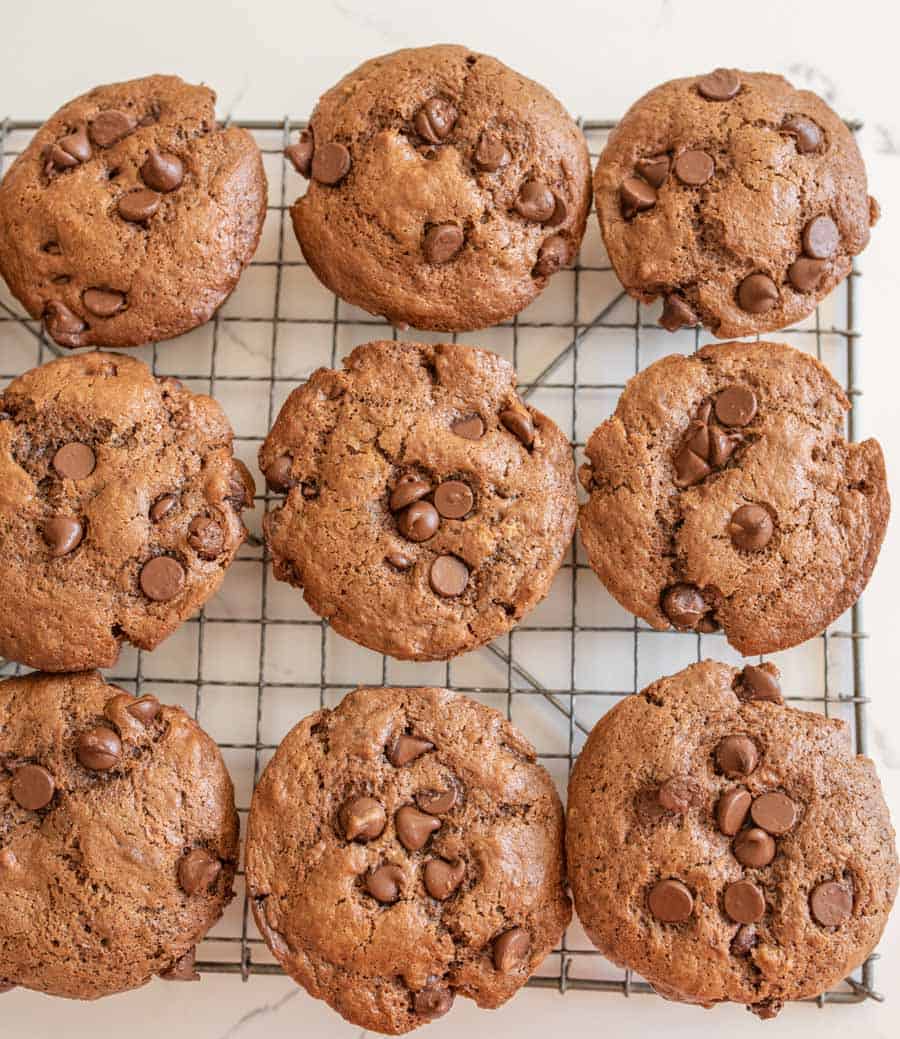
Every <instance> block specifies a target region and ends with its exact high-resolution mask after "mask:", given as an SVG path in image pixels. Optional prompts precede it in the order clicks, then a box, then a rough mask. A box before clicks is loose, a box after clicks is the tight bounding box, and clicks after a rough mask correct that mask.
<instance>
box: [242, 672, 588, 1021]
mask: <svg viewBox="0 0 900 1039" xmlns="http://www.w3.org/2000/svg"><path fill="white" fill-rule="evenodd" d="M562 845H563V818H562V807H561V805H560V801H559V796H558V794H557V793H556V788H555V787H554V785H553V782H552V780H551V779H550V776H549V775H548V774H547V772H546V771H545V770H544V769H543V768H542V767H541V766H540V765H538V764H536V762H535V752H534V749H533V748H532V747H531V745H530V744H529V743H528V741H527V740H526V739H525V738H524V737H523V736H522V735H521V733H519V732H518V731H517V730H516V729H515V728H514V727H513V726H512V725H510V723H509V722H507V721H506V719H505V718H504V717H503V716H502V715H501V714H499V713H498V712H497V711H495V710H493V709H492V708H489V707H485V706H483V705H482V704H479V703H475V702H474V701H473V700H469V699H468V698H466V697H464V696H460V695H458V694H455V693H451V692H449V691H447V690H444V689H409V688H405V689H388V688H379V689H357V690H356V691H355V692H353V693H350V694H349V695H348V696H346V697H345V698H344V699H343V700H342V701H341V703H340V705H339V706H338V707H337V708H336V709H335V710H333V711H332V710H321V711H317V712H316V713H315V714H312V715H310V716H309V717H308V718H305V719H304V720H303V721H302V722H300V724H299V725H297V726H296V728H294V729H293V730H292V731H291V732H290V733H289V734H288V735H287V737H285V739H284V741H283V742H282V744H281V746H280V747H279V748H278V750H277V751H276V753H275V757H274V758H273V759H272V761H271V762H270V763H269V765H268V767H267V768H266V771H265V773H264V774H263V777H262V779H261V780H260V782H259V785H258V786H257V788H256V791H255V793H254V795H253V803H252V805H251V808H250V819H249V824H248V836H247V885H248V891H249V895H250V900H251V905H252V906H253V915H254V918H255V920H256V923H257V926H258V927H259V929H260V931H261V932H262V934H263V936H264V937H265V939H266V942H267V943H268V945H269V948H270V949H271V951H272V952H273V953H274V955H275V957H276V959H277V960H278V962H279V963H280V964H281V966H282V967H284V969H285V970H286V971H287V972H288V974H290V975H291V977H292V978H294V980H295V981H297V982H298V984H300V985H302V986H303V987H304V988H305V989H306V990H307V991H308V992H309V993H310V995H312V996H315V997H317V998H318V999H324V1000H325V1001H326V1002H327V1003H328V1004H329V1005H330V1006H331V1007H333V1008H334V1009H335V1010H337V1011H338V1012H339V1013H340V1014H341V1015H343V1017H345V1018H346V1019H347V1020H348V1021H350V1022H352V1023H353V1024H355V1025H357V1026H358V1027H360V1028H364V1029H372V1030H374V1031H378V1032H385V1033H387V1034H391V1035H397V1034H400V1033H402V1032H408V1031H410V1030H411V1029H413V1028H416V1027H418V1026H419V1025H421V1024H424V1023H426V1022H428V1021H431V1020H434V1019H435V1018H437V1017H441V1016H442V1015H443V1014H445V1013H447V1011H448V1010H449V1009H450V1007H451V1006H452V1004H453V1000H454V997H455V996H456V995H462V996H466V997H468V998H469V999H472V1000H474V1001H475V1002H476V1003H477V1004H478V1005H479V1006H480V1007H486V1008H493V1007H498V1006H500V1005H501V1004H502V1003H505V1002H506V1000H508V999H509V998H510V997H511V996H513V995H514V994H515V993H516V992H517V991H518V989H519V988H520V987H521V986H522V985H524V984H525V982H526V981H527V979H528V977H529V976H530V975H531V974H532V973H534V971H535V970H536V969H537V967H538V966H539V965H540V963H541V961H542V960H543V959H544V957H545V956H546V955H547V953H549V952H550V951H551V949H553V948H554V947H555V946H556V944H557V943H558V942H559V940H560V938H561V937H562V934H563V931H564V930H565V928H566V926H567V924H568V923H569V919H570V917H571V906H570V903H569V899H568V897H567V895H566V892H565V866H564V861H563V846H562Z"/></svg>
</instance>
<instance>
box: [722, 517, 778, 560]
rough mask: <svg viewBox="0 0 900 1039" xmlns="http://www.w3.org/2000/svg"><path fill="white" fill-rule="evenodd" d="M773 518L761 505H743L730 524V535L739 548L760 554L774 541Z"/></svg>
mask: <svg viewBox="0 0 900 1039" xmlns="http://www.w3.org/2000/svg"><path fill="white" fill-rule="evenodd" d="M774 529H775V528H774V526H773V524H772V517H771V516H770V515H769V513H768V512H767V511H766V510H765V509H764V508H763V507H762V506H761V505H742V506H741V507H740V508H739V509H736V510H735V512H734V513H733V515H732V517H731V521H730V522H729V524H728V533H729V534H730V535H731V540H732V542H733V543H734V544H735V546H736V547H737V548H742V549H744V550H745V551H747V552H758V551H759V550H760V549H762V548H765V547H766V545H768V543H769V542H770V541H771V540H772V532H773V531H774Z"/></svg>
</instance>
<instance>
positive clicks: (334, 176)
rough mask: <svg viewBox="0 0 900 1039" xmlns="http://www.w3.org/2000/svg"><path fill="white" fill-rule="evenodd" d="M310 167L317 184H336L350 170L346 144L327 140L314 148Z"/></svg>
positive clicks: (348, 152)
mask: <svg viewBox="0 0 900 1039" xmlns="http://www.w3.org/2000/svg"><path fill="white" fill-rule="evenodd" d="M310 168H311V170H312V176H313V180H315V181H318V182H319V184H328V185H332V184H338V183H340V181H342V180H343V179H344V177H346V176H347V174H348V173H349V172H350V151H349V150H348V148H347V147H346V145H343V144H340V143H339V142H337V141H329V142H328V143H327V144H323V145H322V146H321V147H320V148H316V150H315V153H314V154H313V158H312V166H311V167H310Z"/></svg>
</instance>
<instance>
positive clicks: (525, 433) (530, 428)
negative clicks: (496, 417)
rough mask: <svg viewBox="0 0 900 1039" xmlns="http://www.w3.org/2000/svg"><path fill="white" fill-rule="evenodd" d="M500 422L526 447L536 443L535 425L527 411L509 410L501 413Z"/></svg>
mask: <svg viewBox="0 0 900 1039" xmlns="http://www.w3.org/2000/svg"><path fill="white" fill-rule="evenodd" d="M500 422H501V423H502V424H503V425H504V426H505V427H506V429H508V430H509V431H510V433H512V435H513V436H515V437H518V438H519V440H521V441H522V443H523V444H524V445H525V446H526V447H531V445H532V444H533V443H534V423H533V422H532V421H531V416H530V415H529V414H528V412H527V411H522V410H520V409H519V408H508V409H507V410H506V411H501V412H500Z"/></svg>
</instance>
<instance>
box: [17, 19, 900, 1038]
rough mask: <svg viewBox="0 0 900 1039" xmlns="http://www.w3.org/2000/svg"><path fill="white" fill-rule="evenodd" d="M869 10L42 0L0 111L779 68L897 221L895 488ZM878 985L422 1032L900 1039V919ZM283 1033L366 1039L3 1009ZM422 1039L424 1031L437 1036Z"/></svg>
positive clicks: (899, 428) (214, 991)
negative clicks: (831, 124) (413, 75)
mask: <svg viewBox="0 0 900 1039" xmlns="http://www.w3.org/2000/svg"><path fill="white" fill-rule="evenodd" d="M889 10H890V9H889V6H888V5H887V4H884V3H882V2H877V0H856V2H854V3H853V4H842V3H835V2H832V0H820V2H816V3H812V2H808V0H802V2H801V0H794V2H792V3H785V2H783V0H779V2H774V0H758V2H757V3H755V4H753V5H734V4H732V5H720V4H713V3H703V2H697V0H683V2H675V0H655V2H650V0H638V2H633V3H628V4H623V3H615V4H613V3H596V2H576V0H556V2H554V3H538V2H537V0H534V2H532V3H530V4H525V3H521V2H518V3H513V2H510V0H494V2H493V3H485V2H484V0H455V2H453V3H448V4H428V5H419V4H414V3H406V2H404V3H398V2H391V0H381V2H372V0H365V2H364V0H331V2H328V0H321V2H319V3H316V4H302V3H297V4H292V5H288V4H285V3H281V2H277V0H255V2H253V3H249V2H246V3H227V2H222V0H219V2H216V3H213V2H210V0H194V2H193V3H185V2H183V0H182V2H180V3H173V2H172V0H156V2H155V3H153V4H152V5H143V6H142V5H134V4H122V3H115V4H113V3H102V2H91V0H80V2H79V3H71V2H66V3H62V2H58V0H45V2H44V3H41V4H22V5H17V6H16V9H15V12H14V13H13V12H12V11H11V10H10V5H7V7H6V12H5V18H4V20H3V22H2V23H0V31H2V38H3V43H2V51H0V53H2V60H0V114H2V115H7V114H8V115H10V116H12V117H15V118H43V117H45V116H46V115H47V114H49V113H50V112H51V111H53V110H54V109H55V108H57V107H58V106H59V105H60V104H61V103H62V102H63V101H65V100H67V99H68V98H69V97H71V96H74V95H75V94H78V93H80V92H82V91H83V90H85V89H86V88H88V87H89V86H92V85H94V84H95V83H103V82H108V81H111V80H116V79H127V78H131V77H133V76H138V75H144V74H148V73H151V72H176V73H178V74H180V75H181V76H183V77H184V78H185V79H188V80H203V81H205V82H208V83H209V84H210V85H212V86H213V87H214V88H215V89H216V90H217V92H218V95H219V110H220V113H222V114H226V113H227V114H231V115H232V116H235V117H240V118H280V117H281V116H282V115H284V114H291V115H292V116H295V117H298V118H299V117H302V116H304V115H306V114H307V113H308V112H309V110H310V109H311V108H312V106H313V104H314V102H315V100H316V98H317V96H318V94H319V93H321V92H322V91H323V90H324V89H326V88H327V87H328V86H330V85H331V84H332V83H333V82H335V81H336V80H337V79H338V78H339V77H340V76H341V75H343V74H344V73H345V72H347V71H349V70H350V69H351V68H353V67H354V66H355V65H357V64H358V63H359V62H360V61H362V60H363V59H365V58H368V57H371V56H373V55H376V54H379V53H382V52H384V51H388V50H394V49H396V48H399V47H406V46H416V45H423V44H427V43H434V42H459V43H465V44H467V45H468V46H471V47H473V48H475V49H477V50H481V51H485V52H488V53H491V54H495V55H496V56H497V57H499V58H500V59H501V60H503V61H505V62H506V63H508V64H509V65H511V66H512V67H514V68H516V69H517V70H519V71H521V72H523V73H525V74H527V75H529V76H532V77H533V78H535V79H538V80H540V81H541V82H542V83H544V84H546V85H547V86H548V87H549V88H550V89H552V90H553V91H554V92H555V93H556V94H557V96H559V97H560V99H561V100H562V101H563V102H564V103H565V104H566V105H567V106H568V108H569V109H570V111H572V112H573V113H575V114H581V115H584V116H591V117H595V118H614V117H616V116H618V115H620V114H621V113H622V112H624V110H625V109H626V108H627V107H628V105H629V104H630V103H631V102H632V101H633V100H635V99H636V98H637V97H638V96H639V95H640V94H641V93H643V92H644V91H645V90H646V89H648V88H649V87H651V86H653V85H655V84H656V83H658V82H660V81H662V80H664V79H668V78H671V77H673V76H678V75H687V74H692V73H696V72H700V71H704V70H706V69H709V68H712V67H715V66H720V65H724V66H734V67H743V68H747V69H759V70H767V71H772V72H780V73H783V74H785V75H786V76H788V78H789V79H791V80H792V81H793V82H794V83H795V84H796V85H798V86H804V87H809V88H812V89H814V90H817V91H818V92H819V93H821V94H822V95H823V96H824V97H825V98H826V100H828V101H829V103H830V104H831V105H832V106H833V107H834V108H835V109H836V110H837V111H838V112H839V113H840V114H841V115H843V116H845V117H848V118H860V119H863V120H864V121H865V127H864V129H863V130H862V132H861V134H860V138H859V139H860V144H861V147H862V148H863V151H864V154H865V158H866V162H867V166H868V172H869V183H870V191H871V192H872V194H874V195H875V196H876V197H877V198H878V199H879V201H880V203H881V206H882V211H883V216H882V219H881V221H880V223H879V224H878V226H877V228H876V229H875V230H874V232H873V236H872V243H871V245H870V246H869V248H868V249H867V251H866V252H865V253H864V254H863V255H862V257H860V260H859V266H860V268H861V270H862V271H863V273H864V275H865V276H864V277H863V278H862V279H860V287H861V291H862V293H864V297H863V300H862V306H861V313H862V314H863V315H864V317H863V332H864V337H863V339H862V341H861V349H862V358H863V365H862V377H861V385H862V387H863V388H864V390H865V396H864V398H863V409H864V411H863V430H862V432H863V434H869V435H871V434H874V435H877V436H878V438H879V439H880V440H881V443H882V446H883V447H884V450H885V454H886V456H887V459H888V467H889V471H890V473H891V475H892V485H893V486H894V487H895V488H896V486H897V483H896V474H897V472H898V471H900V421H898V416H900V407H898V382H900V361H898V356H900V354H898V350H900V347H898V345H897V343H896V339H897V335H896V331H895V328H896V324H897V323H896V320H895V315H894V312H895V309H896V307H897V290H898V283H897V275H896V259H895V257H894V250H895V249H898V248H900V114H898V110H897V105H896V97H897V87H896V80H895V77H894V73H893V72H892V71H891V70H892V69H894V68H895V61H896V57H895V50H896V38H897V36H896V29H897V27H898V25H897V23H896V21H895V23H894V24H893V25H891V19H892V18H893V19H896V18H897V16H896V14H895V13H893V12H892V13H891V14H889V13H888V11H889ZM898 528H900V519H897V518H895V520H894V521H893V522H892V525H891V528H890V530H889V533H888V538H887V541H886V543H885V546H884V549H883V551H882V554H881V559H880V562H879V564H878V567H877V568H876V572H875V575H874V577H873V579H872V581H871V584H870V586H869V589H868V591H867V593H866V627H867V629H868V631H869V632H870V634H871V640H870V642H869V643H868V647H867V662H868V689H869V693H870V695H871V697H872V700H873V703H872V709H871V712H870V723H871V736H872V751H873V756H874V757H875V758H876V761H877V763H878V765H879V768H880V770H881V776H882V780H883V782H884V785H885V788H886V792H887V796H888V799H889V801H890V802H891V806H892V811H893V814H894V818H895V821H900V696H898V693H897V692H896V689H895V687H896V681H897V675H898V674H900V639H898V637H897V630H898V627H900V597H898V595H897V593H896V590H895V586H896V584H897V580H898V576H900V534H898ZM881 953H882V957H883V958H882V961H881V963H880V964H879V968H878V984H879V987H880V988H881V989H882V990H884V991H885V992H886V994H887V996H888V1000H887V1002H886V1003H885V1004H883V1005H879V1004H877V1003H874V1002H869V1003H867V1004H865V1005H863V1006H854V1007H843V1006H828V1007H826V1008H825V1009H822V1010H818V1009H815V1008H814V1007H810V1006H794V1007H789V1008H787V1009H786V1010H785V1011H784V1012H783V1013H782V1015H781V1016H780V1017H779V1018H778V1019H777V1020H776V1021H775V1022H770V1023H761V1022H759V1021H757V1020H756V1019H755V1018H753V1017H752V1016H751V1015H749V1014H748V1013H747V1012H746V1011H745V1010H743V1009H742V1008H740V1007H721V1008H717V1009H716V1010H714V1011H709V1012H704V1011H702V1010H699V1009H695V1008H692V1007H683V1006H676V1005H674V1004H669V1003H665V1002H664V1001H662V1000H659V999H656V998H653V997H633V998H631V999H629V1000H626V999H625V998H623V997H622V996H616V995H599V994H594V993H568V994H566V995H565V996H561V995H559V994H558V993H555V992H552V991H542V990H525V991H523V992H522V993H520V994H519V995H518V996H517V997H516V998H515V999H514V1000H512V1001H511V1002H510V1003H509V1004H507V1006H506V1007H504V1008H503V1009H501V1010H499V1011H496V1012H493V1013H490V1014H489V1013H487V1012H482V1011H478V1010H477V1009H476V1008H475V1007H474V1006H473V1005H472V1004H470V1003H469V1002H468V1001H466V1000H458V1001H457V1004H456V1006H455V1007H454V1010H453V1012H452V1013H451V1014H450V1015H449V1016H448V1017H446V1018H444V1019H443V1020H441V1021H439V1022H437V1023H435V1024H433V1025H431V1026H429V1028H428V1031H427V1034H428V1035H429V1036H434V1037H435V1039H438V1037H439V1036H451V1035H463V1034H466V1033H477V1032H478V1031H480V1030H482V1029H483V1030H485V1031H487V1030H488V1029H489V1030H490V1031H491V1034H492V1035H494V1036H497V1037H501V1036H510V1037H513V1036H514V1037H520V1039H524V1037H528V1036H535V1037H537V1036H548V1035H558V1034H567V1035H570V1036H582V1035H584V1036H587V1035H594V1034H595V1033H596V1032H597V1031H598V1029H599V1030H603V1031H607V1032H610V1033H615V1034H617V1035H625V1036H638V1035H645V1034H654V1033H656V1032H658V1031H665V1033H666V1034H668V1035H675V1036H680V1035H685V1036H686V1035H691V1036H700V1035H706V1034H709V1035H713V1034H716V1035H718V1034H722V1033H727V1034H729V1035H730V1036H734V1037H739V1036H744V1035H749V1034H751V1033H752V1034H757V1033H758V1032H759V1031H760V1030H762V1031H764V1032H765V1034H766V1035H786V1034H788V1033H790V1034H791V1035H792V1036H796V1037H800V1036H813V1035H815V1036H817V1037H819V1039H822V1037H828V1036H837V1035H839V1034H842V1033H844V1032H846V1031H847V1030H848V1029H854V1030H857V1031H858V1032H859V1033H861V1034H865V1035H867V1036H873V1037H874V1036H884V1037H887V1036H895V1035H897V1034H898V1031H900V984H898V982H900V911H898V912H897V913H895V915H894V918H893V920H892V922H891V924H890V925H889V928H888V932H887V934H886V936H885V939H884V941H883V943H882V946H881ZM101 1033H106V1034H115V1033H120V1034H121V1033H125V1034H127V1035H129V1036H130V1037H131V1039H143V1037H145V1036H146V1037H150V1036H153V1037H154V1039H156V1037H158V1036H159V1035H161V1034H162V1035H166V1036H169V1037H170V1039H181V1037H184V1039H225V1037H232V1036H237V1037H240V1039H255V1037H260V1039H261V1037H264V1036H265V1037H266V1039H280V1037H282V1036H284V1037H287V1036H294V1035H298V1034H305V1035H314V1036H336V1037H338V1036H356V1035H359V1034H360V1033H359V1030H358V1029H356V1028H352V1027H351V1026H349V1025H347V1024H345V1023H344V1022H342V1021H341V1020H340V1019H339V1018H338V1017H337V1016H336V1015H335V1014H333V1013H332V1012H331V1011H330V1010H328V1008H327V1007H325V1006H324V1005H323V1004H320V1003H317V1002H315V1001H313V1000H311V999H309V998H308V997H307V996H306V995H305V994H304V993H302V992H300V991H299V990H298V989H297V988H296V987H295V986H294V985H293V984H292V983H291V982H290V981H289V980H287V979H285V978H280V977H254V978H252V979H251V980H250V982H249V983H248V984H241V981H240V979H239V978H238V977H234V976H223V975H215V976H206V977H204V979H203V981H202V983H201V984H199V985H181V986H172V985H169V986H166V985H164V984H163V983H161V982H154V983H152V984H151V985H149V986H147V987H145V988H144V989H141V990H139V991H136V992H132V993H127V994H125V995H122V996H117V997H113V998H111V999H107V1000H104V1001H102V1002H101V1003H95V1004H73V1003H69V1002H65V1001H61V1000H53V999H50V998H46V997H40V996H37V995H35V994H33V993H29V992H22V991H13V992H12V993H10V994H8V995H5V996H3V997H2V1013H0V1036H3V1037H6V1036H9V1037H15V1039H45V1037H47V1039H49V1037H51V1036H57V1035H63V1036H66V1037H67V1039H81V1037H84V1039H88V1037H90V1039H93V1037H94V1036H96V1035H98V1034H101ZM423 1034H426V1033H423Z"/></svg>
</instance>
